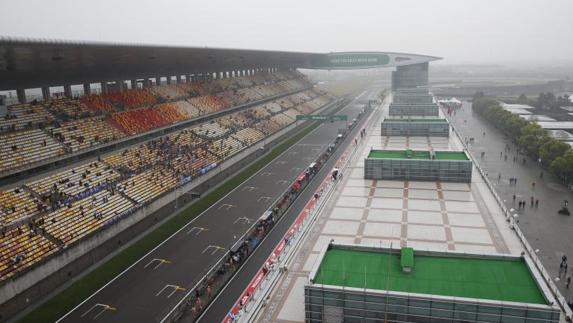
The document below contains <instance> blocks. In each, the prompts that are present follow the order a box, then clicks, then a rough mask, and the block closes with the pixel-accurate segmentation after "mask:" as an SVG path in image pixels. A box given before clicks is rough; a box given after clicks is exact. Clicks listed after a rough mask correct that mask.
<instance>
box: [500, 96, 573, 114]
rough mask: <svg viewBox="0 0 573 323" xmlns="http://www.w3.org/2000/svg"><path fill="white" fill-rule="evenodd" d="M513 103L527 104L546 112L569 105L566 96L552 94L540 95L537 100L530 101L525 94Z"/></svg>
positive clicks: (569, 102)
mask: <svg viewBox="0 0 573 323" xmlns="http://www.w3.org/2000/svg"><path fill="white" fill-rule="evenodd" d="M508 103H509V102H508ZM512 103H513V102H512ZM515 103H519V104H527V105H530V106H533V107H536V108H540V109H546V110H552V109H559V108H560V107H564V106H568V105H571V101H569V97H568V96H567V95H562V96H556V95H555V94H553V93H552V92H547V93H540V94H539V96H538V97H537V99H530V98H528V97H527V96H525V94H522V95H520V96H519V97H518V98H517V100H515Z"/></svg>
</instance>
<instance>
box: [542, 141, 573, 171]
mask: <svg viewBox="0 0 573 323" xmlns="http://www.w3.org/2000/svg"><path fill="white" fill-rule="evenodd" d="M569 150H571V147H570V146H569V145H568V144H566V143H564V142H562V141H559V140H557V139H554V138H550V139H549V140H547V141H546V142H545V143H544V144H542V145H541V147H539V158H541V160H542V162H543V163H544V164H546V165H551V164H552V163H553V161H554V160H555V159H556V158H557V157H560V156H563V155H564V154H565V153H566V152H567V151H569Z"/></svg>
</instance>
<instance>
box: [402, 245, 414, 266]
mask: <svg viewBox="0 0 573 323" xmlns="http://www.w3.org/2000/svg"><path fill="white" fill-rule="evenodd" d="M400 265H401V266H402V267H411V268H413V267H414V248H408V247H404V248H402V249H401V250H400Z"/></svg>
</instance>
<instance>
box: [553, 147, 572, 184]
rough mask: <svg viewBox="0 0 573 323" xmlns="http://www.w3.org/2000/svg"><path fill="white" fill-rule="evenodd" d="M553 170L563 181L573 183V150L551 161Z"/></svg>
mask: <svg viewBox="0 0 573 323" xmlns="http://www.w3.org/2000/svg"><path fill="white" fill-rule="evenodd" d="M551 171H553V172H554V173H555V174H556V175H557V176H559V177H560V178H561V179H562V180H563V182H565V183H571V180H573V150H571V149H569V150H568V151H567V152H566V153H565V154H564V155H563V156H559V157H557V158H555V160H554V161H553V162H552V163H551Z"/></svg>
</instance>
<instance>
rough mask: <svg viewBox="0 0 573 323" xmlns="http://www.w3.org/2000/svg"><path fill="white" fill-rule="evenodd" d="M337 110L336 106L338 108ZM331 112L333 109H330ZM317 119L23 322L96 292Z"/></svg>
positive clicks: (43, 318) (47, 317)
mask: <svg viewBox="0 0 573 323" xmlns="http://www.w3.org/2000/svg"><path fill="white" fill-rule="evenodd" d="M337 110H338V109H337ZM333 113H334V112H333ZM318 125H319V123H314V124H311V125H308V126H307V127H306V128H303V129H302V130H300V131H299V132H298V133H297V134H295V135H294V136H292V137H291V138H289V139H287V140H286V141H284V142H283V143H281V144H280V145H278V146H277V147H275V148H273V150H271V152H270V153H269V154H267V155H266V156H265V157H263V158H261V159H260V160H258V161H256V162H255V163H253V164H252V165H251V166H249V167H248V168H246V169H245V170H243V171H242V172H240V173H239V174H238V175H236V176H234V177H233V178H231V179H230V180H228V181H226V182H225V183H223V184H222V185H221V186H219V187H218V188H217V189H215V190H214V191H213V192H211V193H209V194H207V195H204V196H203V197H201V199H199V200H198V201H197V202H196V203H195V204H193V205H191V206H190V207H188V208H187V209H185V210H184V211H182V212H181V213H179V214H178V215H176V216H174V217H173V218H171V219H169V220H168V221H167V222H165V223H164V224H162V225H160V226H159V227H158V228H157V229H155V230H153V231H152V232H150V233H149V234H147V235H146V236H144V237H142V238H141V239H139V240H138V241H136V242H135V243H133V244H132V245H131V246H129V247H127V248H126V249H125V250H123V251H121V252H120V253H119V254H117V255H116V256H114V257H113V258H112V259H110V260H109V261H107V262H106V263H104V264H102V265H101V266H100V267H98V268H96V269H95V270H93V271H92V272H90V273H88V274H87V275H86V276H84V277H82V278H80V279H79V280H78V281H76V282H74V283H73V284H72V285H70V286H69V287H68V288H66V289H65V290H63V291H62V292H60V293H59V294H58V295H56V296H54V297H53V298H52V299H50V300H48V301H47V302H45V303H44V304H42V305H40V306H39V307H38V308H36V309H34V310H33V311H31V312H30V313H29V314H28V315H26V316H25V317H23V318H22V319H20V320H19V321H18V322H22V323H28V322H29V323H37V322H54V321H56V320H57V319H58V318H60V317H61V316H63V315H64V314H65V313H67V312H69V311H70V310H72V309H73V308H74V307H75V306H76V305H77V304H79V303H80V302H81V301H83V300H84V299H86V298H87V297H89V296H90V295H91V294H93V293H95V292H96V291H97V290H98V289H99V288H101V287H102V286H103V285H105V284H106V283H107V282H109V281H110V280H112V279H113V278H114V277H115V276H117V275H119V274H120V273H121V272H122V271H124V270H125V269H126V268H127V267H129V266H131V264H133V263H135V262H136V261H137V260H139V259H140V258H141V257H143V256H144V255H145V254H147V253H148V252H149V251H150V250H152V249H153V248H155V246H157V245H158V244H160V243H161V242H162V241H164V240H165V239H167V238H169V236H171V235H172V234H173V233H175V232H176V231H177V230H179V229H180V228H181V227H183V226H184V225H185V224H187V223H188V222H189V221H191V220H192V219H194V218H196V217H197V216H198V215H199V214H201V212H203V211H205V210H206V209H207V208H208V207H209V206H210V205H212V204H214V203H216V202H217V201H218V200H219V199H221V198H222V197H223V196H225V195H226V194H227V193H229V192H230V191H231V190H233V189H234V188H235V187H237V186H238V185H239V184H241V183H242V182H244V181H245V180H246V179H247V178H249V177H250V176H252V175H253V174H254V173H256V172H257V171H258V170H260V169H261V168H263V167H264V166H265V165H267V164H268V163H270V162H271V161H272V160H273V159H275V158H276V157H277V156H279V155H280V154H281V153H283V152H284V151H286V150H287V149H288V148H289V147H291V146H292V145H294V144H295V143H296V142H298V141H299V140H300V139H302V138H303V137H304V136H306V135H308V134H309V133H310V132H311V131H313V130H314V129H315V128H316V127H318Z"/></svg>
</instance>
